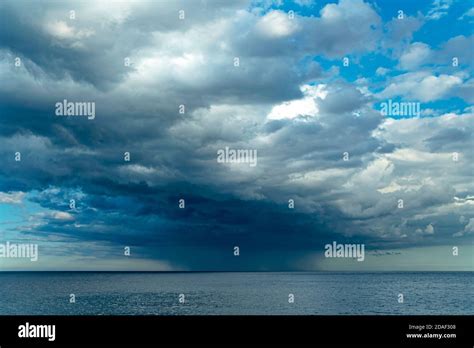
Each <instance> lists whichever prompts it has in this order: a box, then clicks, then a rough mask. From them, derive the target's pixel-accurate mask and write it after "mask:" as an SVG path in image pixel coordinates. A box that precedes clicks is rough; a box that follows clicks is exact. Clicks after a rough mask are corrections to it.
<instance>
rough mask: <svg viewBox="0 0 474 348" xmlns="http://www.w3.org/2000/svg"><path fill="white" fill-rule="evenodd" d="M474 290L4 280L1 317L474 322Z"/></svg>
mask: <svg viewBox="0 0 474 348" xmlns="http://www.w3.org/2000/svg"><path fill="white" fill-rule="evenodd" d="M473 290H474V273H473V272H452V273H451V272H432V273H431V272H416V273H88V272H85V273H69V272H64V273H53V272H51V273H48V272H44V273H7V272H5V273H2V272H0V314H3V315H5V314H9V315H11V314H35V315H37V314H75V315H85V314H94V315H101V314H119V315H120V314H131V315H145V314H159V315H182V314H185V315H189V314H474V300H473V298H474V296H473V295H474V291H473ZM71 293H74V294H75V295H76V303H74V304H71V303H69V295H70V294H71ZM181 293H183V294H185V303H184V304H182V303H179V294H181ZM290 293H291V294H294V296H295V301H294V303H289V302H288V295H289V294H290ZM399 293H403V296H404V303H398V294H399Z"/></svg>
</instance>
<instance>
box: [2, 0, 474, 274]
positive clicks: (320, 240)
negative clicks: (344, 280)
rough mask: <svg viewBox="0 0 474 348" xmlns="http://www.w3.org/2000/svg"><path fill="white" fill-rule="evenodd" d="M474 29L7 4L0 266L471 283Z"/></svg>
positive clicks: (413, 17) (439, 18) (150, 4)
mask: <svg viewBox="0 0 474 348" xmlns="http://www.w3.org/2000/svg"><path fill="white" fill-rule="evenodd" d="M473 23H474V4H473V2H472V1H460V0H458V1H455V0H434V1H431V0H430V1H408V0H406V1H389V0H387V1H381V0H377V1H363V0H351V1H349V0H340V1H312V0H295V1H294V2H290V1H243V0H237V1H219V0H207V1H120V2H110V1H69V2H58V1H42V2H30V1H2V2H1V3H0V79H1V83H0V121H1V122H0V244H2V243H6V242H10V243H17V244H21V243H25V244H27V243H30V244H37V245H38V248H39V257H38V260H37V261H35V262H33V261H31V260H29V259H22V258H0V270H137V271H138V270H140V271H335V270H347V271H427V270H434V271H463V270H464V271H466V270H467V271H473V270H474V247H473V236H474V209H473V208H474V181H473V174H474V165H473V161H474V154H473V145H474V144H473V128H474V122H473V121H474V108H473V106H472V103H473V100H474V79H473V77H472V72H473V63H474V53H473V47H474V36H473ZM64 100H66V101H69V102H73V103H75V102H78V103H79V102H86V103H94V107H95V114H94V117H84V115H82V116H81V115H79V116H72V115H70V116H61V115H58V112H57V106H56V105H57V103H63V101H64ZM394 106H395V107H397V108H398V109H399V110H402V109H401V107H403V106H406V107H407V108H405V112H401V113H400V112H397V109H394ZM408 107H409V108H408ZM387 108H388V109H387ZM384 110H385V111H384ZM387 110H388V111H387ZM89 116H90V115H89ZM226 148H227V149H235V150H239V149H240V150H248V151H251V152H252V153H253V152H255V153H256V162H255V163H254V164H255V165H250V163H248V162H245V161H243V162H240V163H232V162H230V161H225V162H224V163H222V162H221V161H219V160H218V153H219V151H222V150H224V149H226ZM125 153H127V155H125ZM18 154H20V156H21V158H20V160H18V156H17V155H18ZM128 154H129V156H128ZM71 200H74V203H75V206H71ZM180 200H184V201H180ZM180 202H181V203H184V206H183V204H180ZM333 242H336V243H340V244H358V245H364V246H365V253H366V255H365V259H364V261H362V262H359V261H357V260H355V259H353V258H327V257H325V254H324V252H325V245H326V244H330V243H333ZM235 247H238V248H239V253H238V255H236V253H235V250H236V249H235ZM128 248H129V249H128ZM454 249H456V250H458V252H456V253H454V252H453V251H454ZM126 250H129V251H130V254H129V255H128V254H127V253H126V252H125V251H126ZM454 254H456V255H454Z"/></svg>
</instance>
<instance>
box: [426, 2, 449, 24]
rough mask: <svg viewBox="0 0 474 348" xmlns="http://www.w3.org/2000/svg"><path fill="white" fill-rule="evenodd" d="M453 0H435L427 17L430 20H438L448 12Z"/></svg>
mask: <svg viewBox="0 0 474 348" xmlns="http://www.w3.org/2000/svg"><path fill="white" fill-rule="evenodd" d="M452 4H453V0H434V1H433V3H432V4H431V8H430V9H429V11H428V13H427V14H426V17H427V18H428V19H430V20H438V19H440V18H442V17H444V16H446V15H447V14H448V10H449V8H450V7H451V5H452Z"/></svg>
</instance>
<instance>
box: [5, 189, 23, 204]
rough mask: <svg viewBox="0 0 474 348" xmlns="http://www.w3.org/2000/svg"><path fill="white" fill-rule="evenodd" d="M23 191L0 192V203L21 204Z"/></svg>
mask: <svg viewBox="0 0 474 348" xmlns="http://www.w3.org/2000/svg"><path fill="white" fill-rule="evenodd" d="M24 196H25V192H10V193H8V192H0V204H1V203H3V204H21V203H22V201H23V197H24Z"/></svg>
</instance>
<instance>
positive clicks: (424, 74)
mask: <svg viewBox="0 0 474 348" xmlns="http://www.w3.org/2000/svg"><path fill="white" fill-rule="evenodd" d="M462 83H463V79H462V78H461V77H459V76H456V75H447V74H441V75H438V76H436V75H431V74H430V73H429V72H428V71H419V72H410V73H406V74H402V75H398V76H396V77H394V78H392V79H391V80H390V84H389V85H388V86H387V87H386V88H385V89H384V90H383V91H382V92H381V93H380V94H379V98H382V99H385V98H390V97H394V96H404V97H409V98H412V99H415V100H420V101H422V102H428V101H434V100H438V99H443V98H447V97H450V96H451V95H452V94H451V92H453V91H454V89H455V88H456V87H460V86H461V85H462Z"/></svg>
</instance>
